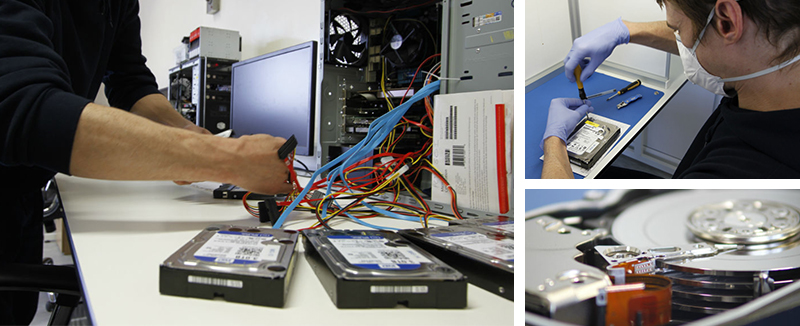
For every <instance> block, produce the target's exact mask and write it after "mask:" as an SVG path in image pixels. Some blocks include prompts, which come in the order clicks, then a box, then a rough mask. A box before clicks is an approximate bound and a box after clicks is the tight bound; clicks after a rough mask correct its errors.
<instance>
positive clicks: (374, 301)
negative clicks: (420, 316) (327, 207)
mask: <svg viewBox="0 0 800 326" xmlns="http://www.w3.org/2000/svg"><path fill="white" fill-rule="evenodd" d="M302 232H303V235H304V241H303V244H304V247H305V253H306V258H307V260H308V263H309V265H311V268H312V269H313V270H314V273H316V274H317V277H318V278H319V280H320V282H321V283H322V286H323V287H324V288H325V290H326V292H328V295H329V296H330V297H331V300H332V301H333V303H334V304H335V305H336V307H338V308H393V307H395V306H397V305H405V306H407V307H409V308H464V307H466V305H467V282H466V278H465V277H464V275H463V274H461V273H459V272H458V271H457V270H455V269H453V268H452V267H450V266H448V265H447V264H445V263H444V262H442V261H440V260H439V259H437V258H436V257H434V256H433V255H431V254H429V253H427V252H425V251H423V250H421V249H420V248H418V247H417V246H415V245H413V244H411V243H409V242H408V241H406V240H405V239H403V238H402V237H400V236H399V235H397V234H396V233H393V232H389V231H375V230H365V231H358V230H325V229H320V230H303V231H302Z"/></svg>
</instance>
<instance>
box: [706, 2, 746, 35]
mask: <svg viewBox="0 0 800 326" xmlns="http://www.w3.org/2000/svg"><path fill="white" fill-rule="evenodd" d="M714 10H716V13H715V14H714V17H715V19H714V22H713V24H714V28H715V29H716V30H717V32H718V34H719V35H720V37H722V40H723V42H724V44H726V45H728V44H734V43H736V42H738V41H739V39H741V38H742V35H743V34H744V16H743V15H742V7H740V6H739V3H738V2H736V0H720V1H717V5H716V6H714Z"/></svg>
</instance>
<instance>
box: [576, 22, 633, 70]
mask: <svg viewBox="0 0 800 326" xmlns="http://www.w3.org/2000/svg"><path fill="white" fill-rule="evenodd" d="M630 39H631V34H630V31H629V30H628V27H627V26H625V24H624V23H623V22H622V18H617V20H615V21H612V22H610V23H608V24H605V25H603V26H600V27H598V28H597V29H595V30H592V31H591V32H589V33H587V34H586V35H583V36H581V37H579V38H577V39H575V41H574V42H572V49H570V50H569V53H568V54H567V57H566V58H565V59H564V73H565V74H566V75H567V79H568V80H569V81H570V82H575V67H577V66H578V65H579V64H580V65H581V67H583V71H582V72H581V81H585V80H586V79H587V78H589V76H591V75H592V74H593V73H594V71H595V70H596V69H597V67H598V66H600V64H601V63H603V61H605V60H606V58H608V56H610V55H611V52H612V51H614V48H616V47H617V45H621V44H627V43H628V42H630ZM586 57H589V58H590V59H591V60H590V61H589V63H588V64H585V65H586V66H585V67H584V61H583V59H584V58H586Z"/></svg>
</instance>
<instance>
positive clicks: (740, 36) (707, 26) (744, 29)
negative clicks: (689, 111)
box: [542, 0, 800, 179]
mask: <svg viewBox="0 0 800 326" xmlns="http://www.w3.org/2000/svg"><path fill="white" fill-rule="evenodd" d="M656 2H657V3H658V4H659V5H660V6H662V7H663V8H665V11H666V16H667V20H666V21H661V22H650V23H631V22H627V21H622V20H621V19H617V20H615V21H612V22H610V23H608V24H606V25H604V26H601V27H600V28H598V29H596V30H593V31H592V32H590V33H588V34H586V35H584V36H582V37H580V38H578V39H576V40H575V42H574V43H573V46H572V49H571V50H570V52H569V54H568V55H567V58H566V59H565V60H564V64H565V70H566V75H567V78H568V79H570V81H574V80H575V77H574V75H573V71H574V70H575V67H576V66H577V65H578V64H579V62H585V61H583V60H582V59H583V58H586V57H589V58H591V60H590V61H589V63H588V64H587V65H586V66H585V67H584V68H583V71H582V74H581V76H580V78H581V80H586V78H588V77H589V76H591V74H592V73H594V71H595V69H597V66H599V65H600V64H601V63H602V62H603V60H605V59H606V58H608V56H609V55H611V52H612V51H613V50H614V48H615V47H616V46H618V45H622V44H626V43H629V42H633V43H638V44H642V45H646V46H649V47H652V48H656V49H659V50H663V51H667V52H670V53H674V54H679V55H680V56H681V61H682V62H683V66H684V72H685V73H686V76H687V78H688V79H689V80H690V81H691V82H693V83H695V84H697V85H700V86H702V87H703V88H705V89H708V90H709V91H711V92H714V93H715V94H719V95H723V96H725V98H724V99H723V100H722V102H721V103H720V105H719V107H718V108H717V110H715V111H714V113H713V114H712V115H711V117H710V118H709V119H708V121H706V123H705V125H704V126H703V128H702V129H701V130H700V133H698V135H697V136H696V138H695V140H694V141H693V142H692V145H691V146H690V147H689V150H688V151H687V152H686V154H685V155H684V157H683V160H682V161H681V163H680V165H679V166H678V168H677V170H676V171H675V174H674V176H673V177H675V178H736V179H738V178H800V151H798V150H797V148H798V146H799V145H800V132H798V128H797V126H798V123H799V122H800V110H799V109H797V108H800V69H798V65H800V64H797V63H796V62H797V61H798V59H800V2H797V1H796V0H741V1H736V0H702V1H698V0H656ZM590 105H591V104H590V103H589V104H588V105H586V104H583V103H582V102H581V101H580V100H574V99H556V100H553V101H552V102H551V105H550V111H549V115H548V121H547V128H546V130H545V134H544V140H543V142H542V147H543V149H544V153H545V160H544V166H543V169H542V177H544V178H571V177H572V172H571V171H570V167H569V160H568V157H567V151H566V147H565V140H566V137H567V136H568V132H567V131H568V130H572V129H573V128H574V126H575V125H577V123H578V122H579V121H580V119H581V118H582V116H584V115H585V112H586V111H591V110H592V108H591V106H590ZM601 177H602V175H601Z"/></svg>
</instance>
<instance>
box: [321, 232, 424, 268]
mask: <svg viewBox="0 0 800 326" xmlns="http://www.w3.org/2000/svg"><path fill="white" fill-rule="evenodd" d="M328 240H329V241H330V242H331V244H332V245H333V246H334V247H335V248H336V250H338V251H339V253H341V254H342V256H344V258H345V259H347V262H349V263H351V264H353V265H355V266H358V267H363V268H370V269H387V270H391V269H417V268H419V267H420V264H421V263H431V261H430V259H428V258H426V257H425V256H423V255H422V254H420V253H419V252H417V251H416V250H414V249H413V248H411V247H407V246H401V247H392V246H388V245H387V242H388V241H387V240H386V238H384V237H380V236H345V235H330V236H328Z"/></svg>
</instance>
